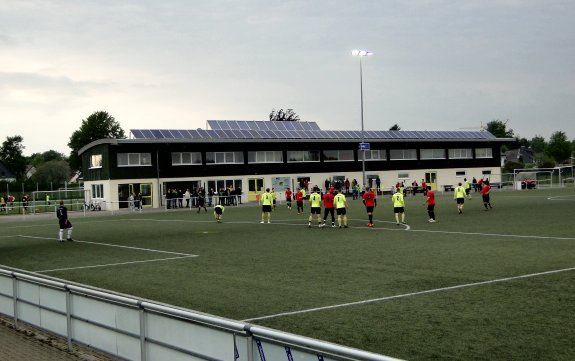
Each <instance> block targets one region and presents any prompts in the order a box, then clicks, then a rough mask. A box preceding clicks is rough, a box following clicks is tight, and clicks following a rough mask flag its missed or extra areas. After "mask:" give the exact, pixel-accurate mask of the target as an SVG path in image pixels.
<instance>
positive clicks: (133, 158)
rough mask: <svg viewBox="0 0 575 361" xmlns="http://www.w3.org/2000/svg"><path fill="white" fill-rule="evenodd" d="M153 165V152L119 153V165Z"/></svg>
mask: <svg viewBox="0 0 575 361" xmlns="http://www.w3.org/2000/svg"><path fill="white" fill-rule="evenodd" d="M151 165H152V155H151V153H118V167H138V166H151Z"/></svg>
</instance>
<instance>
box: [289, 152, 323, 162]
mask: <svg viewBox="0 0 575 361" xmlns="http://www.w3.org/2000/svg"><path fill="white" fill-rule="evenodd" d="M287 158H288V162H319V150H291V151H288V152H287Z"/></svg>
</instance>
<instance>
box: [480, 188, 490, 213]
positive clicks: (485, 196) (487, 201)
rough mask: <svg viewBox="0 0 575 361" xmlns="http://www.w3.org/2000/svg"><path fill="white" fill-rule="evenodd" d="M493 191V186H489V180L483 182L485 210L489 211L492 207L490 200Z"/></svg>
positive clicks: (482, 190) (482, 193) (482, 194)
mask: <svg viewBox="0 0 575 361" xmlns="http://www.w3.org/2000/svg"><path fill="white" fill-rule="evenodd" d="M490 192H491V187H490V186H489V182H483V187H481V197H482V198H483V206H484V207H485V210H486V211H488V210H489V208H493V207H491V201H490V200H489V193H490ZM487 206H489V208H487Z"/></svg>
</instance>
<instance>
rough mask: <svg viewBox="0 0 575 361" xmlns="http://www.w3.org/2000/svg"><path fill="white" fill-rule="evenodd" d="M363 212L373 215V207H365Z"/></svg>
mask: <svg viewBox="0 0 575 361" xmlns="http://www.w3.org/2000/svg"><path fill="white" fill-rule="evenodd" d="M365 210H366V211H367V213H373V206H366V207H365Z"/></svg>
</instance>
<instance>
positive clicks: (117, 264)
mask: <svg viewBox="0 0 575 361" xmlns="http://www.w3.org/2000/svg"><path fill="white" fill-rule="evenodd" d="M192 257H197V256H180V257H170V258H158V259H147V260H143V261H130V262H118V263H108V264H97V265H92V266H80V267H67V268H55V269H48V270H42V271H34V272H36V273H49V272H58V271H70V270H77V269H87V268H98V267H110V266H123V265H127V264H136V263H148V262H159V261H171V260H175V259H184V258H192Z"/></svg>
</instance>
